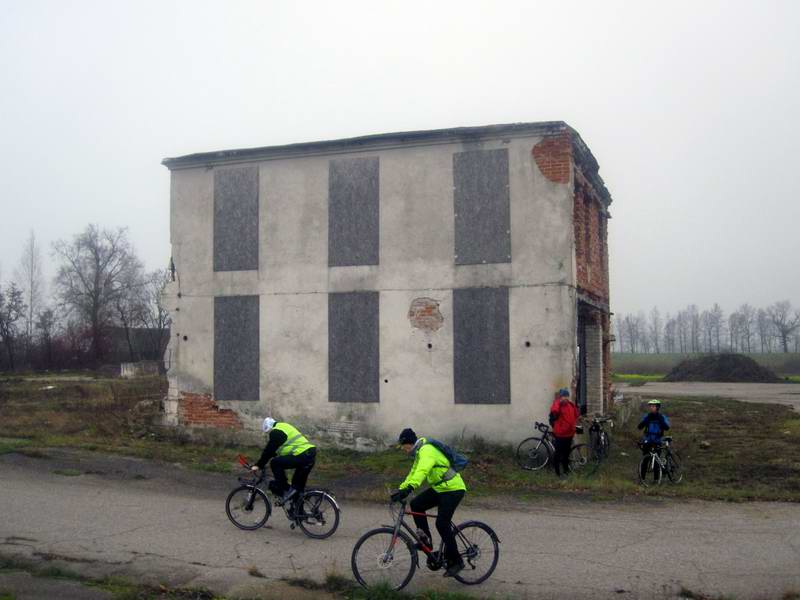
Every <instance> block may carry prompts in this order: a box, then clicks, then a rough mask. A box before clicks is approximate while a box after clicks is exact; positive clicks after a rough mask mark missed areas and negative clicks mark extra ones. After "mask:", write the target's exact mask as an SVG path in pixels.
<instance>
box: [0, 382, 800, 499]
mask: <svg viewBox="0 0 800 600" xmlns="http://www.w3.org/2000/svg"><path fill="white" fill-rule="evenodd" d="M652 377H653V375H652V374H651V373H650V374H645V375H643V376H642V377H641V378H640V379H648V378H652ZM634 379H635V378H634ZM40 383H41V382H39V383H37V386H38V387H42V386H41V385H39V384H40ZM91 383H92V384H93V385H100V386H105V387H104V388H98V389H96V390H95V391H91V390H84V393H85V394H86V395H87V398H86V399H84V400H78V399H76V398H74V397H71V398H70V397H65V398H62V399H60V400H58V401H51V400H49V399H48V398H44V399H42V398H38V399H37V398H36V397H26V396H25V395H24V393H22V392H21V394H22V395H21V396H19V397H18V396H17V395H16V393H11V394H10V395H9V386H10V388H14V389H16V386H17V385H22V386H23V388H24V386H25V385H28V384H29V382H23V383H21V384H16V383H15V384H13V385H11V384H9V385H8V386H5V385H4V386H3V387H1V388H0V395H2V394H6V396H5V397H6V400H5V401H3V402H0V422H2V423H3V426H4V434H5V436H6V437H3V438H0V448H2V449H4V450H5V451H11V452H26V453H31V454H32V455H36V454H37V453H39V455H41V456H45V455H43V454H42V448H47V447H69V448H76V449H82V450H88V451H98V452H103V453H110V454H120V455H125V456H135V457H139V458H144V459H152V460H159V461H164V462H167V463H178V464H181V465H185V466H187V467H189V468H193V469H197V470H201V471H207V472H212V473H222V474H238V473H243V471H242V470H241V467H240V465H239V464H238V462H237V456H238V454H239V453H242V454H244V455H246V456H248V457H250V460H255V458H256V457H257V456H258V455H259V454H260V452H261V448H260V447H255V446H240V447H236V446H233V445H232V444H230V443H229V442H230V440H228V439H226V438H224V437H220V438H219V439H216V438H215V439H212V440H211V443H190V442H188V441H187V440H186V439H184V438H181V437H180V436H176V435H175V434H174V433H170V432H169V431H166V432H164V433H163V434H158V435H156V436H155V437H153V436H149V435H148V436H145V437H137V436H135V435H131V434H130V432H129V430H128V428H127V418H128V414H129V413H130V412H131V409H132V407H133V406H135V405H136V404H137V402H138V396H135V395H131V396H130V397H129V398H128V399H126V400H121V398H124V397H126V395H130V394H133V392H131V390H130V389H127V388H124V384H121V383H120V382H119V381H114V385H121V386H123V387H119V388H118V389H117V390H116V392H114V394H116V400H115V399H114V398H115V396H114V394H112V392H111V391H110V388H109V387H108V385H109V384H108V383H107V382H103V380H99V383H98V382H91ZM160 385H161V384H160V383H159V382H158V381H155V380H154V381H150V382H144V383H142V382H138V383H137V384H136V386H134V389H135V390H137V391H136V392H135V393H136V394H138V393H141V392H142V388H141V387H140V386H144V389H150V390H151V391H153V390H156V391H158V390H160V389H161V388H159V386H160ZM37 389H38V388H37ZM23 392H24V390H23ZM159 393H160V392H159ZM98 394H99V396H98ZM9 406H15V407H16V408H14V409H13V410H11V409H10V408H9ZM664 411H665V412H666V413H667V414H668V415H669V417H670V419H671V421H672V424H673V431H672V432H671V433H673V434H674V436H675V441H676V446H675V448H676V449H677V450H678V452H680V453H681V454H682V456H683V460H684V463H685V479H684V482H683V483H681V484H680V485H677V486H673V485H668V484H666V483H665V484H663V485H662V486H660V487H658V488H647V489H641V488H640V487H639V486H638V484H637V482H636V478H635V471H636V466H637V464H638V462H639V460H640V457H641V455H640V451H639V450H638V448H636V445H635V443H636V441H637V440H638V438H639V432H638V431H637V430H636V428H635V425H636V421H637V419H638V417H636V416H633V417H632V418H631V420H630V421H629V422H628V423H626V424H620V423H617V425H618V426H617V427H615V428H614V429H613V431H612V433H611V436H612V448H611V458H610V460H608V461H607V462H606V463H604V464H603V465H602V466H601V467H600V468H599V470H596V472H592V471H591V470H590V469H586V470H584V471H583V472H579V473H577V474H575V475H573V476H571V477H570V478H569V479H567V480H566V481H560V480H558V479H556V478H555V477H554V475H553V474H552V471H551V470H549V469H548V470H545V471H541V472H528V471H523V470H521V469H520V468H519V467H518V466H517V464H516V462H515V460H514V452H515V445H508V446H500V445H492V444H489V443H487V442H486V441H484V440H480V439H465V440H460V441H457V442H455V443H454V445H455V446H456V447H458V448H460V449H462V450H464V451H465V453H466V454H467V455H468V456H469V458H470V465H469V467H468V468H467V470H466V471H465V473H464V478H465V480H466V483H467V487H468V488H469V494H468V495H467V500H466V502H467V503H469V502H471V501H472V500H474V499H480V498H482V497H483V498H486V497H493V498H494V497H507V496H512V497H514V498H516V499H519V500H523V501H532V500H535V499H537V498H541V497H542V496H549V495H553V494H564V493H568V494H570V495H579V496H580V495H583V496H585V497H587V498H593V497H598V498H606V499H611V498H620V497H626V496H644V497H647V496H675V497H684V498H701V499H709V500H713V499H718V500H751V499H758V500H783V501H798V502H800V463H798V462H797V461H796V459H794V458H793V457H794V456H795V448H796V447H797V445H798V444H800V415H798V414H796V413H795V412H794V411H793V410H791V408H790V407H788V406H782V405H770V404H750V403H742V402H737V401H734V400H724V399H715V398H683V399H681V398H677V399H669V400H666V401H665V405H664ZM30 414H34V415H35V418H34V419H33V421H31V422H28V420H27V419H28V418H29V416H30ZM115 422H116V425H113V424H114V423H115ZM79 423H82V425H80V427H79V428H78V424H79ZM43 424H44V425H46V427H42V425H43ZM112 425H113V426H112ZM530 435H536V433H535V432H534V431H531V433H530ZM586 441H587V440H586V437H585V436H583V437H578V438H576V442H586ZM701 441H706V442H708V443H709V447H708V448H701V447H700V442H701ZM411 464H412V459H411V458H410V457H409V456H407V455H406V454H404V453H403V452H401V451H399V450H397V449H394V448H391V449H388V450H384V451H380V452H373V453H361V452H356V451H353V450H344V449H336V448H330V447H325V448H324V449H323V451H321V452H320V453H319V455H318V458H317V464H316V467H315V470H314V474H313V475H312V479H313V482H314V484H315V485H321V486H323V487H324V486H329V487H330V488H331V489H332V490H333V491H334V492H335V493H336V494H337V495H338V496H340V497H341V498H349V499H358V500H363V501H375V502H386V500H387V498H388V494H389V491H390V490H391V489H392V488H394V487H396V486H397V485H398V484H399V483H400V482H401V481H402V480H403V479H404V478H405V476H406V474H407V472H408V470H409V469H410V468H411ZM61 474H62V475H78V474H79V473H78V472H69V473H64V472H62V473H61Z"/></svg>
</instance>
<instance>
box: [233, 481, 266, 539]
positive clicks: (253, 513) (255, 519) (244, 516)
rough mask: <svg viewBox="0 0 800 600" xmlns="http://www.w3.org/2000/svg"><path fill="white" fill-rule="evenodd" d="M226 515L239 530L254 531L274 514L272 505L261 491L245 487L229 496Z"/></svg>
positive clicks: (239, 488)
mask: <svg viewBox="0 0 800 600" xmlns="http://www.w3.org/2000/svg"><path fill="white" fill-rule="evenodd" d="M225 513H226V514H227V515H228V518H229V519H230V520H231V523H233V524H234V525H236V526H237V527H238V528H239V529H245V530H247V531H253V530H255V529H258V528H259V527H263V526H264V523H266V522H267V519H269V516H270V515H271V514H272V505H271V504H270V503H269V500H268V499H267V495H266V494H265V493H264V492H262V491H261V490H260V489H258V488H257V487H251V486H249V485H243V486H240V487H238V488H236V489H235V490H233V491H232V492H231V493H230V494H228V499H227V500H225Z"/></svg>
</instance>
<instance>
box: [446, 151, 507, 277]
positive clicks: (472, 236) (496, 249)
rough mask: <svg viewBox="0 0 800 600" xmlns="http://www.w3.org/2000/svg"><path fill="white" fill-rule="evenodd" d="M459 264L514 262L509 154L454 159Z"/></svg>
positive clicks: (462, 154)
mask: <svg viewBox="0 0 800 600" xmlns="http://www.w3.org/2000/svg"><path fill="white" fill-rule="evenodd" d="M453 209H454V211H455V241H456V243H455V255H456V256H455V264H457V265H480V264H483V263H507V262H511V208H510V203H509V189H508V150H507V149H505V148H502V149H500V150H471V151H469V152H459V153H456V154H454V155H453Z"/></svg>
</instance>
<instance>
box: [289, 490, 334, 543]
mask: <svg viewBox="0 0 800 600" xmlns="http://www.w3.org/2000/svg"><path fill="white" fill-rule="evenodd" d="M299 510H300V513H299V514H298V515H297V524H298V525H300V529H302V530H303V533H305V534H306V535H307V536H308V537H310V538H314V539H317V540H324V539H325V538H329V537H331V536H332V535H333V534H334V532H335V531H336V529H337V528H338V527H339V505H338V504H336V500H334V499H333V497H332V496H331V495H330V494H328V493H327V492H323V491H322V490H309V491H308V492H306V493H305V495H304V496H303V502H302V503H301V504H300V508H299Z"/></svg>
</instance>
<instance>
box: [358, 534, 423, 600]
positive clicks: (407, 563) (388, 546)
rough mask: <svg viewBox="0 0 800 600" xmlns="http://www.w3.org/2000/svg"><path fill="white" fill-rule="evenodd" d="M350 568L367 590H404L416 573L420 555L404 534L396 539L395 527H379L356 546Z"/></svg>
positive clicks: (362, 537) (364, 536)
mask: <svg viewBox="0 0 800 600" xmlns="http://www.w3.org/2000/svg"><path fill="white" fill-rule="evenodd" d="M350 566H351V567H352V569H353V576H354V577H355V578H356V581H358V583H360V584H361V585H362V586H364V587H365V588H373V587H376V586H386V587H389V588H391V589H393V590H402V589H403V588H404V587H406V586H407V585H408V582H409V581H411V578H412V577H413V576H414V571H415V570H416V569H417V551H416V550H415V549H414V547H413V546H412V544H411V540H410V539H409V537H408V536H407V535H406V534H405V533H403V532H402V531H400V532H398V534H397V538H395V537H394V529H393V528H392V527H380V528H378V529H373V530H372V531H368V532H367V533H365V534H364V535H362V536H361V539H359V540H358V541H357V542H356V545H355V547H354V548H353V555H352V557H351V558H350Z"/></svg>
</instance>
